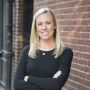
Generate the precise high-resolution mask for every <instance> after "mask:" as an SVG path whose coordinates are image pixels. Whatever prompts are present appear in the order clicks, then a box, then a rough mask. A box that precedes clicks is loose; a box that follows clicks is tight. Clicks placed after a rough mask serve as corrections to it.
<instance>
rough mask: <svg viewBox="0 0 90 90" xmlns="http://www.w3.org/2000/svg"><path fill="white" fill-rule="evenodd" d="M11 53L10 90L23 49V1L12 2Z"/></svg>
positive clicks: (15, 0)
mask: <svg viewBox="0 0 90 90" xmlns="http://www.w3.org/2000/svg"><path fill="white" fill-rule="evenodd" d="M12 43H13V52H14V57H13V59H12V89H11V90H13V78H14V73H15V70H16V66H17V64H18V61H19V56H20V53H21V50H22V48H23V1H22V0H14V2H13V42H12Z"/></svg>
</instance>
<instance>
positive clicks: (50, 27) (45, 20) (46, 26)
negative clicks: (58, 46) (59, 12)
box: [36, 13, 55, 40]
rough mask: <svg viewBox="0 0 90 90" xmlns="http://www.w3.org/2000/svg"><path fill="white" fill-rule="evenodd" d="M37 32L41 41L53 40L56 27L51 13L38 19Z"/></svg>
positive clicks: (44, 14)
mask: <svg viewBox="0 0 90 90" xmlns="http://www.w3.org/2000/svg"><path fill="white" fill-rule="evenodd" d="M36 30H37V33H38V35H39V37H40V40H41V39H42V40H49V39H53V35H54V31H55V25H54V21H53V17H52V15H51V14H50V13H43V14H41V15H39V16H38V17H37V18H36Z"/></svg>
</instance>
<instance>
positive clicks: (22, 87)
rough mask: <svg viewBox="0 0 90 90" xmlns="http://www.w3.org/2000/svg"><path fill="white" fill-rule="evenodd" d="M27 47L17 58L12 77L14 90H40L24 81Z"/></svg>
mask: <svg viewBox="0 0 90 90" xmlns="http://www.w3.org/2000/svg"><path fill="white" fill-rule="evenodd" d="M28 50H29V46H28V47H27V46H26V47H25V48H24V49H23V50H22V53H21V55H20V58H19V63H18V66H17V69H16V72H15V76H14V88H15V90H40V89H39V88H38V87H37V86H35V85H33V84H31V83H28V82H26V81H24V76H25V75H26V59H27V54H28Z"/></svg>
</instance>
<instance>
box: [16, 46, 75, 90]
mask: <svg viewBox="0 0 90 90" xmlns="http://www.w3.org/2000/svg"><path fill="white" fill-rule="evenodd" d="M29 48H30V47H29V46H26V47H25V48H24V49H23V51H22V53H21V56H20V60H19V63H18V66H17V69H16V73H15V77H14V88H15V90H60V89H61V88H62V86H64V84H65V82H66V81H67V79H68V76H69V73H70V67H71V62H72V58H73V52H72V50H71V49H70V48H65V49H64V51H63V52H62V54H61V55H60V56H59V57H58V58H54V55H53V51H54V49H53V50H50V51H42V50H38V52H37V57H36V58H31V57H29V56H28V51H29ZM43 53H44V55H43ZM59 70H60V71H61V75H60V76H59V77H58V78H53V76H54V74H55V73H56V72H57V71H59ZM25 76H29V78H28V80H27V82H26V81H24V77H25Z"/></svg>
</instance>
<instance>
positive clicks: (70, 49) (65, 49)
mask: <svg viewBox="0 0 90 90" xmlns="http://www.w3.org/2000/svg"><path fill="white" fill-rule="evenodd" d="M62 53H67V54H72V55H73V50H72V48H70V47H65V48H64V50H63V52H62Z"/></svg>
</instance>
